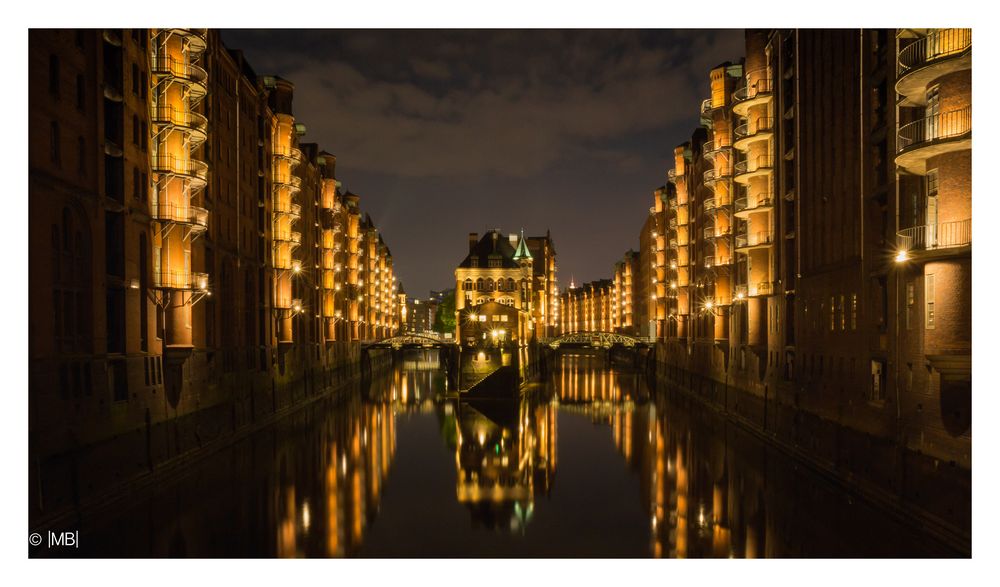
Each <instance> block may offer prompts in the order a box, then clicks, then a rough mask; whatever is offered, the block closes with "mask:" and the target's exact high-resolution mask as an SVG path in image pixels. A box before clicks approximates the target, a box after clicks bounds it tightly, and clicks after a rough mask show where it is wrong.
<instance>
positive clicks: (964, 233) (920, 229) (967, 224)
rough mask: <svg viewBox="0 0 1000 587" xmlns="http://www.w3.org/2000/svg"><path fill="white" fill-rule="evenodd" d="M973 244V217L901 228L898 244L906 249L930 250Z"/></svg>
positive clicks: (897, 234) (898, 234) (897, 235)
mask: <svg viewBox="0 0 1000 587" xmlns="http://www.w3.org/2000/svg"><path fill="white" fill-rule="evenodd" d="M971 244H972V219H971V218H968V219H965V220H958V221H955V222H940V223H938V224H925V225H923V226H913V227H911V228H906V229H903V230H900V231H899V232H897V233H896V245H897V246H899V248H901V249H903V250H905V251H930V250H934V249H948V248H952V247H964V246H966V245H971Z"/></svg>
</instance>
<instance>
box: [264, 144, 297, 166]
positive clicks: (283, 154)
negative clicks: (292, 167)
mask: <svg viewBox="0 0 1000 587" xmlns="http://www.w3.org/2000/svg"><path fill="white" fill-rule="evenodd" d="M272 154H273V155H274V156H275V157H279V158H281V159H288V160H289V161H291V162H292V163H295V164H299V163H301V162H302V159H303V155H302V151H301V150H299V149H297V148H295V147H281V146H279V145H275V146H274V149H273V150H272Z"/></svg>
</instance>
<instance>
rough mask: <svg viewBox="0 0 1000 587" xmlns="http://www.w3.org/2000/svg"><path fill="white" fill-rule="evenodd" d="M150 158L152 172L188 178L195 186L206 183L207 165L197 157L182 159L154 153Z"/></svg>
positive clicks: (203, 185) (202, 185)
mask: <svg viewBox="0 0 1000 587" xmlns="http://www.w3.org/2000/svg"><path fill="white" fill-rule="evenodd" d="M151 159H152V161H151V163H152V168H153V173H161V174H164V175H173V176H176V177H182V178H185V179H188V180H190V181H191V185H192V187H195V188H202V187H205V184H206V183H208V165H206V164H205V163H203V162H201V161H198V160H197V159H182V158H179V157H175V156H173V155H167V154H160V155H154V156H153V157H152V158H151Z"/></svg>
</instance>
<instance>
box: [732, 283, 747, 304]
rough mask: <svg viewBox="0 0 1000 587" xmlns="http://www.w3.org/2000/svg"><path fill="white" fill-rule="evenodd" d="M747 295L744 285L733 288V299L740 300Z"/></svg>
mask: <svg viewBox="0 0 1000 587" xmlns="http://www.w3.org/2000/svg"><path fill="white" fill-rule="evenodd" d="M747 293H748V291H747V286H746V284H741V285H737V286H736V287H735V288H733V297H734V298H736V299H737V300H741V299H743V298H745V297H747Z"/></svg>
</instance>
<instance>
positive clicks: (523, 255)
mask: <svg viewBox="0 0 1000 587" xmlns="http://www.w3.org/2000/svg"><path fill="white" fill-rule="evenodd" d="M521 259H531V251H529V250H528V243H527V242H525V240H524V229H523V228H522V229H521V242H519V243H517V251H515V252H514V260H515V261H520V260H521Z"/></svg>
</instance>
